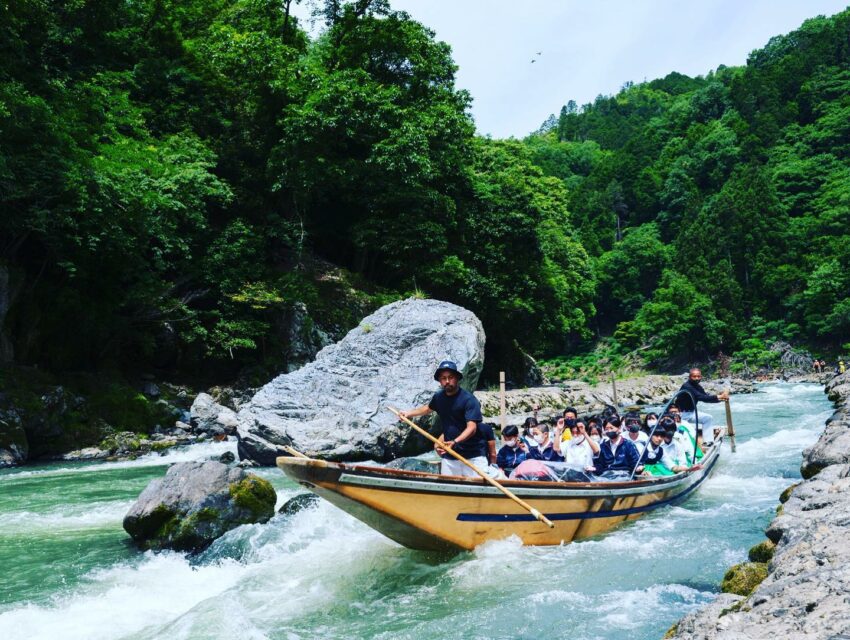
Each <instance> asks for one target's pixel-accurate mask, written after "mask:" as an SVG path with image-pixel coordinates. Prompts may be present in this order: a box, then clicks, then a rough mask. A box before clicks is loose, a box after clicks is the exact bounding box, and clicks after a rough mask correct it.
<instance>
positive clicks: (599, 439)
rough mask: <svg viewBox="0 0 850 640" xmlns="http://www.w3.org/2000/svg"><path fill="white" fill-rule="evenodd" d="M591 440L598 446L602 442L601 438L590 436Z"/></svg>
mask: <svg viewBox="0 0 850 640" xmlns="http://www.w3.org/2000/svg"><path fill="white" fill-rule="evenodd" d="M590 439H591V440H593V441H594V442H596V443H597V444H598V443H599V442H601V441H602V438H601V437H599V436H590Z"/></svg>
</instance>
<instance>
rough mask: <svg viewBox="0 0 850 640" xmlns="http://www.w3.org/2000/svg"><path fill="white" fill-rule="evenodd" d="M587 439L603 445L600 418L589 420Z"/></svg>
mask: <svg viewBox="0 0 850 640" xmlns="http://www.w3.org/2000/svg"><path fill="white" fill-rule="evenodd" d="M587 437H588V438H590V439H591V440H592V441H593V442H595V443H596V444H602V426H601V425H600V424H599V419H598V418H595V417H593V416H591V417H590V418H588V419H587ZM597 455H598V454H597Z"/></svg>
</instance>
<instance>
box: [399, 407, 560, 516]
mask: <svg viewBox="0 0 850 640" xmlns="http://www.w3.org/2000/svg"><path fill="white" fill-rule="evenodd" d="M387 409H389V410H390V411H392V412H393V413H394V414H395V415H396V417H397V418H398V419H399V420H401V421H402V422H404V423H405V424H407V425H408V426H409V427H413V429H415V430H416V432H417V433H419V434H420V435H423V436H425V437H426V438H428V440H430V441H431V442H433V443H434V444H436V445H441V444H443V443H441V442H440V441H439V440H437V438H435V437H434V436H432V435H431V434H430V433H428V432H427V431H425V429H423V428H422V427H420V426H419V425H418V424H416V423H415V422H413V421H412V420H409V419H408V418H405V417H404V416H403V415H401V414H400V413H399V412H398V409H395V408H394V407H387ZM443 451H446V452H447V453H449V454H450V455H451V456H453V457H454V458H456V459H457V460H460V461H461V462H462V463H463V464H465V465H466V466H467V467H469V468H470V469H472V470H473V471H474V472H475V473H477V474H478V475H479V476H481V477H482V478H484V479H485V480H486V481H487V482H489V483H490V484H491V485H493V486H494V487H496V488H497V489H498V490H499V491H501V492H502V493H504V494H505V495H506V496H507V497H509V498H510V499H511V500H513V501H514V502H516V503H517V504H518V505H519V506H521V507H522V508H523V509H525V510H526V511H528V512H529V513H530V514H531V515H533V516H534V517H535V518H537V519H538V520H540V522H542V523H543V524H545V525H546V526H547V527H549V528H550V529H552V528H554V527H555V525H554V523H553V522H552V521H551V520H549V518H547V517H546V516H544V515H543V514H542V513H540V512H539V511H538V510H537V509H535V508H534V507H532V506H531V505H530V504H528V503H527V502H526V501H525V500H522V499H521V498H518V497H517V496H516V495H515V494H514V493H513V492H512V491H509V490H508V489H506V488H505V487H503V486H502V485H501V484H499V483H498V482H496V481H495V480H494V479H493V478H491V477H490V476H488V475H487V474H486V473H484V472H483V471H481V469H479V468H478V467H476V466H475V465H474V464H472V463H471V462H470V461H469V460H467V459H466V458H464V457H463V456H462V455H460V454H459V453H458V452H457V451H454V450H453V449H452V448H451V447H446V448H445V449H443Z"/></svg>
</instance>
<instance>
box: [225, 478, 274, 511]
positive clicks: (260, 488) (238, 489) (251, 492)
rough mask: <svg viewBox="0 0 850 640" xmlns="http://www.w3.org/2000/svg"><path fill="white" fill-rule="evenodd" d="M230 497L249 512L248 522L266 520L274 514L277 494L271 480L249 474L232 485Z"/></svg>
mask: <svg viewBox="0 0 850 640" xmlns="http://www.w3.org/2000/svg"><path fill="white" fill-rule="evenodd" d="M230 497H231V498H232V499H233V501H234V502H235V503H236V505H237V506H238V507H240V508H242V509H245V510H247V511H248V512H249V514H250V515H249V516H248V519H246V522H266V521H267V520H269V518H271V517H272V516H273V515H274V505H275V502H276V501H277V494H276V493H275V490H274V487H273V486H272V484H271V482H269V481H268V480H264V479H263V478H260V477H259V476H255V475H253V474H249V475H248V476H247V477H245V478H244V479H243V480H240V481H239V482H234V483H233V484H231V485H230Z"/></svg>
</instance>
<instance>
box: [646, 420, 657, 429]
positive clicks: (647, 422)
mask: <svg viewBox="0 0 850 640" xmlns="http://www.w3.org/2000/svg"><path fill="white" fill-rule="evenodd" d="M657 424H658V420H647V421H646V426H647V427H649V428H650V429H652V427H654V426H655V425H657Z"/></svg>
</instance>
